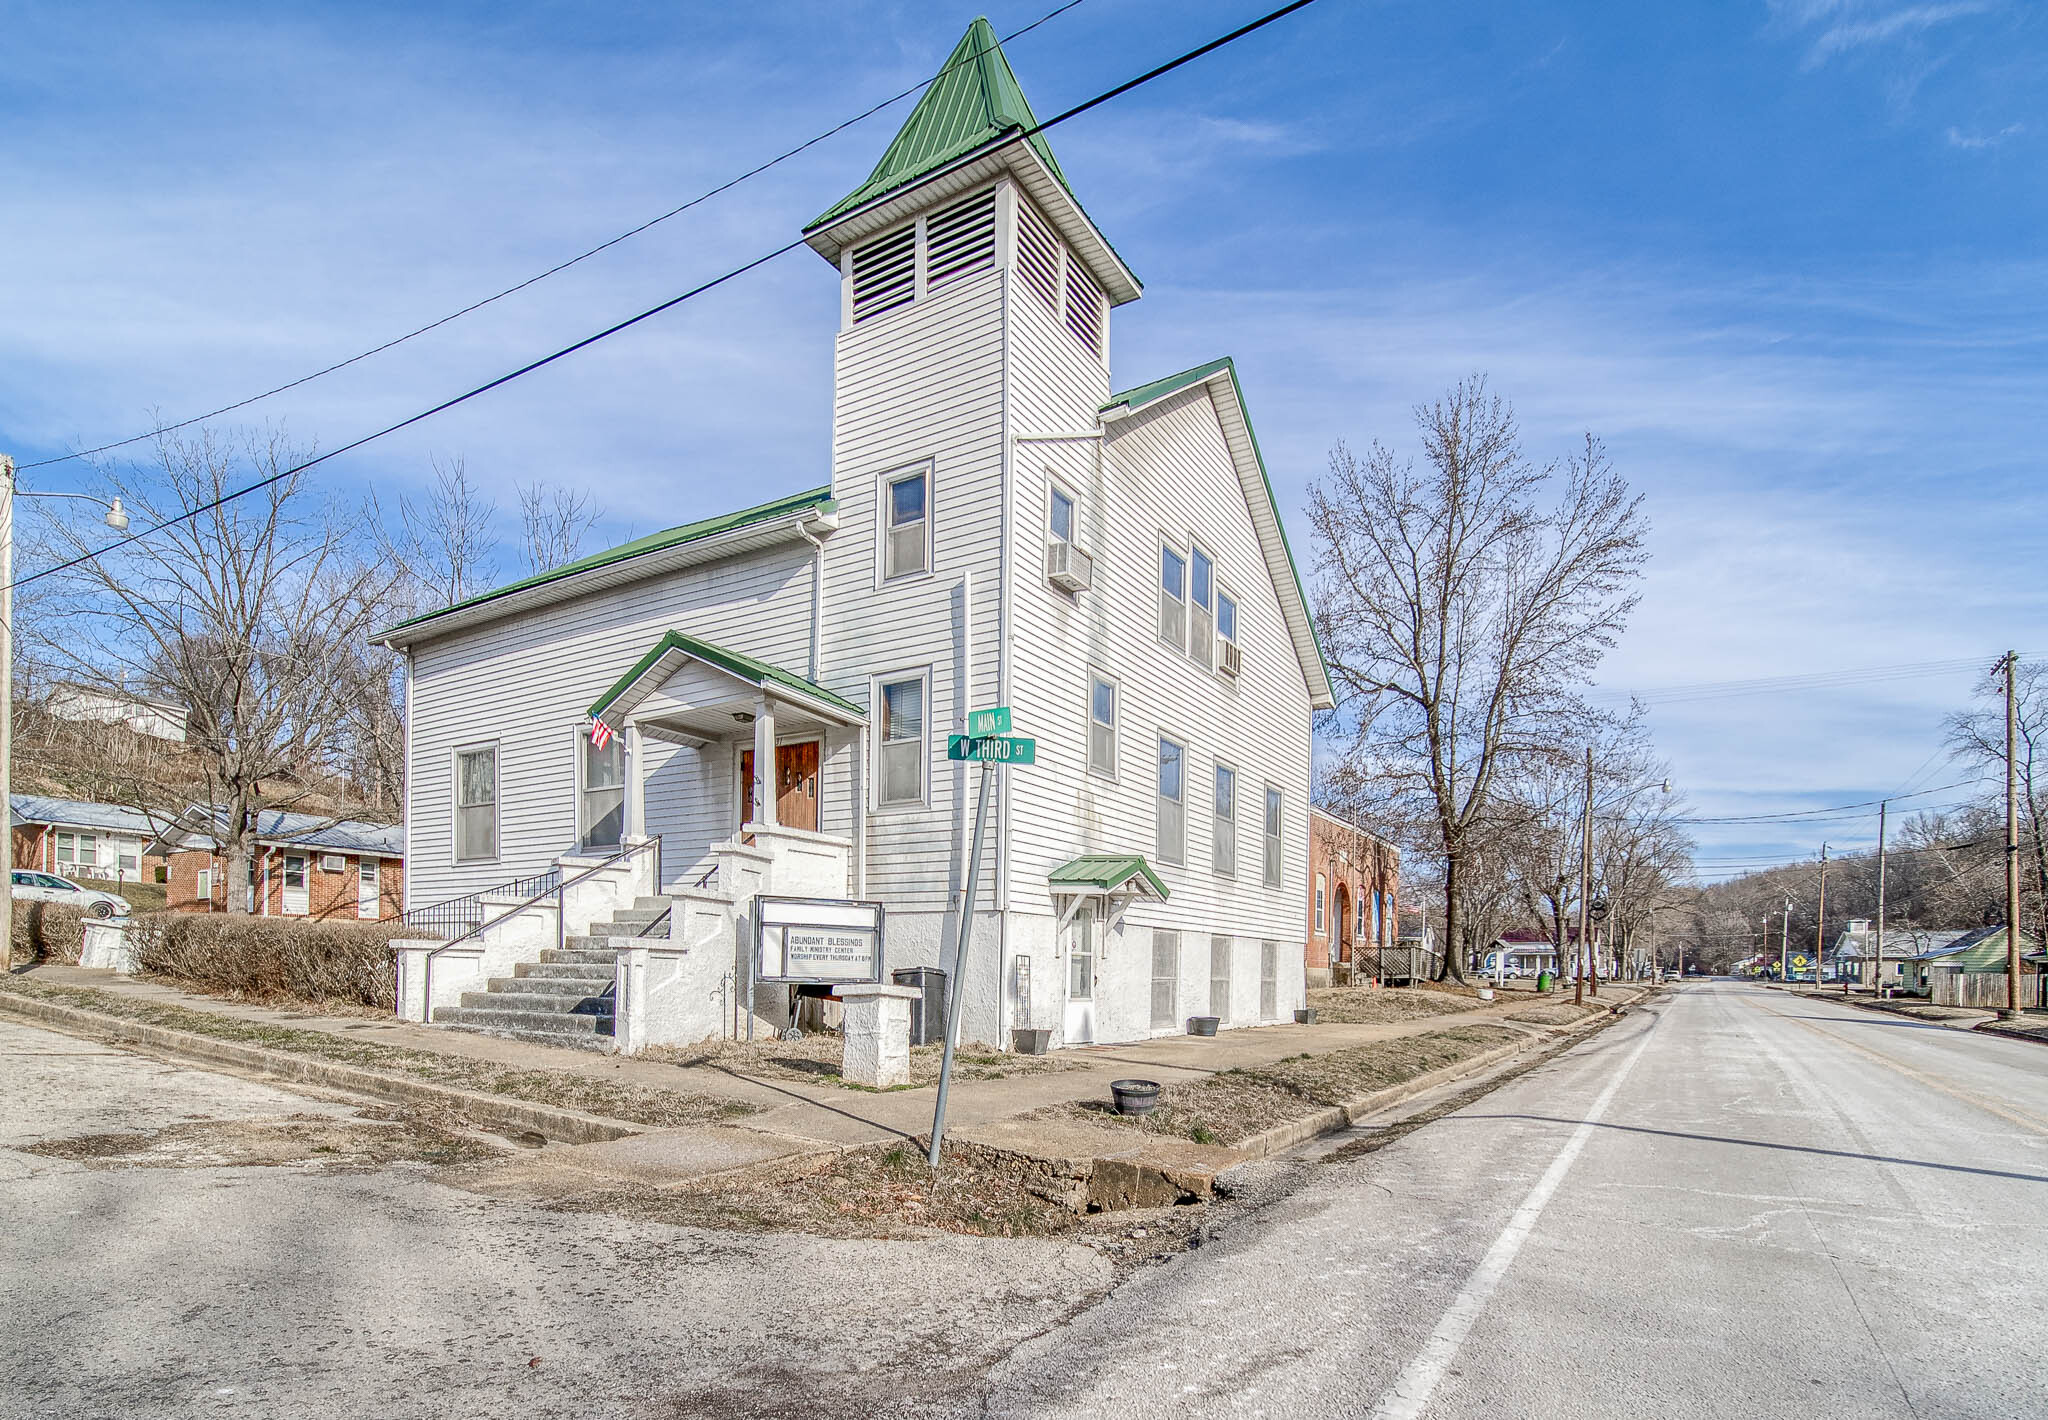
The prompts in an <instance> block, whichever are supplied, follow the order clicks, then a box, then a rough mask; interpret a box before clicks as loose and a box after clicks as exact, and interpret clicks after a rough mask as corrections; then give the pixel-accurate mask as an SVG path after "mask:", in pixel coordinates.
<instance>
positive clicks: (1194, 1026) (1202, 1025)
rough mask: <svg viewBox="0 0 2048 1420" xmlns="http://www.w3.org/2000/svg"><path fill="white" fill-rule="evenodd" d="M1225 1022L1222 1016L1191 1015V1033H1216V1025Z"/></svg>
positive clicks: (1189, 1025)
mask: <svg viewBox="0 0 2048 1420" xmlns="http://www.w3.org/2000/svg"><path fill="white" fill-rule="evenodd" d="M1222 1023H1223V1018H1222V1017H1221V1016H1189V1017H1188V1034H1189V1035H1214V1034H1216V1027H1217V1026H1219V1025H1221V1024H1222Z"/></svg>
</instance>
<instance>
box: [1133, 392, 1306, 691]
mask: <svg viewBox="0 0 2048 1420" xmlns="http://www.w3.org/2000/svg"><path fill="white" fill-rule="evenodd" d="M1219 374H1228V375H1229V376H1230V389H1231V393H1232V394H1234V395H1235V396H1236V397H1237V411H1238V415H1239V417H1241V418H1242V419H1243V420H1244V431H1245V433H1246V434H1247V435H1249V436H1250V438H1251V441H1252V458H1253V460H1254V461H1255V462H1257V464H1258V466H1259V479H1260V481H1261V482H1263V483H1264V484H1265V485H1266V502H1267V503H1268V504H1270V505H1271V506H1272V509H1273V525H1274V526H1275V527H1276V528H1278V529H1279V530H1280V550H1281V551H1282V552H1284V553H1286V554H1287V570H1288V572H1289V573H1291V574H1292V575H1293V577H1294V594H1295V595H1296V596H1297V597H1299V598H1301V609H1302V614H1303V615H1304V616H1306V617H1307V618H1308V637H1309V641H1310V642H1311V643H1312V644H1313V645H1314V646H1315V650H1316V662H1317V664H1318V665H1319V666H1321V668H1322V672H1323V680H1324V681H1325V682H1326V683H1328V684H1329V686H1330V688H1331V693H1332V695H1333V696H1334V694H1335V691H1336V681H1335V680H1333V679H1332V678H1331V676H1330V660H1329V657H1328V656H1326V655H1324V654H1323V638H1322V636H1321V635H1320V634H1319V633H1318V632H1317V631H1316V618H1315V613H1314V612H1313V611H1311V610H1310V609H1309V603H1308V592H1307V590H1306V589H1305V588H1304V587H1303V586H1302V584H1301V566H1300V564H1298V563H1297V562H1296V561H1295V560H1294V546H1293V544H1291V543H1290V542H1289V541H1288V540H1287V520H1286V519H1285V518H1283V517H1281V516H1280V500H1279V499H1277V498H1275V497H1274V496H1273V476H1272V475H1271V474H1270V473H1268V472H1267V471H1266V455H1265V454H1264V453H1263V452H1262V451H1261V450H1260V448H1259V431H1258V430H1256V429H1254V428H1253V427H1252V411H1251V408H1250V406H1248V405H1247V404H1246V403H1245V402H1244V385H1243V383H1242V382H1241V381H1239V379H1238V378H1237V362H1236V361H1234V360H1232V359H1231V358H1230V357H1229V356H1228V355H1225V356H1224V357H1223V358H1222V359H1220V360H1211V361H1210V362H1209V363H1208V364H1206V365H1197V366H1195V368H1194V369H1192V370H1182V371H1181V372H1180V373H1179V374H1177V375H1168V376H1167V377H1166V378H1164V379H1161V380H1154V381H1152V383H1151V384H1149V385H1139V386H1138V387H1137V388H1136V389H1130V390H1125V391H1124V392H1123V393H1122V394H1120V395H1115V396H1112V397H1111V399H1110V401H1109V403H1107V404H1105V405H1103V406H1102V410H1101V412H1102V413H1104V414H1107V413H1108V412H1109V411H1110V410H1112V409H1118V408H1122V409H1127V410H1130V411H1133V412H1135V411H1137V410H1140V409H1143V408H1144V407H1145V406H1146V405H1148V404H1152V403H1154V402H1155V401H1158V400H1162V399H1165V398H1166V397H1167V396H1168V395H1172V394H1178V393H1179V392H1180V391H1182V390H1184V389H1189V388H1192V387H1193V386H1195V385H1198V384H1200V383H1202V382H1203V381H1204V380H1209V379H1213V378H1215V377H1216V376H1217V375H1219Z"/></svg>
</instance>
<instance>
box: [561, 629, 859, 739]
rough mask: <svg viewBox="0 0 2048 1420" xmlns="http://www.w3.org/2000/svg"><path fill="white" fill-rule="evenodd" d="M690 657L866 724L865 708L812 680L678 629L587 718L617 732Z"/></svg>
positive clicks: (619, 681) (602, 698)
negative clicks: (616, 729) (634, 708)
mask: <svg viewBox="0 0 2048 1420" xmlns="http://www.w3.org/2000/svg"><path fill="white" fill-rule="evenodd" d="M689 659H694V660H699V661H702V662H704V663H705V664H706V665H708V666H712V667H714V668H716V669H718V670H721V671H724V672H725V673H726V674H727V675H730V676H733V677H735V678H736V679H739V680H743V681H745V682H747V683H748V684H749V685H757V686H760V687H761V688H762V689H763V690H773V691H775V692H777V693H778V694H780V695H783V696H785V697H787V698H788V699H790V700H792V701H794V702H796V703H798V704H805V705H809V706H810V707H811V708H813V709H820V710H823V711H825V712H826V713H827V714H828V715H829V716H830V717H831V718H833V719H836V720H841V721H844V722H846V723H847V724H852V725H864V724H866V723H867V712H866V711H865V710H862V709H861V708H860V707H859V706H858V705H856V704H854V703H853V702H852V701H851V700H848V699H846V698H845V697H843V696H839V695H834V694H833V693H832V692H831V691H829V690H827V689H825V687H824V686H822V685H819V684H818V683H817V682H816V681H810V680H805V679H804V678H803V677H802V676H800V675H796V674H794V673H793V672H790V671H786V670H784V669H782V667H780V666H771V665H770V664H768V662H766V661H763V660H758V659H756V658H755V657H753V656H749V655H747V654H745V653H744V652H740V651H730V650H727V649H726V648H725V647H723V646H714V645H712V644H711V643H710V642H709V641H706V640H703V639H701V638H700V637H696V636H691V635H689V634H687V633H686V632H682V631H670V632H668V633H666V634H664V635H663V636H662V638H661V639H660V640H659V641H657V642H655V643H654V646H653V648H652V649H650V650H649V651H648V652H647V654H646V655H644V656H642V657H641V658H640V659H639V660H638V661H636V662H634V664H633V668H632V669H631V670H629V671H627V672H626V673H625V674H624V675H622V676H620V677H619V678H618V679H617V680H616V681H614V682H613V683H612V687H611V689H609V690H607V691H606V692H605V693H604V694H603V695H600V696H598V697H597V703H596V704H594V705H592V706H591V707H590V718H591V719H593V720H596V719H603V720H604V721H605V723H606V724H609V725H611V726H613V727H614V728H616V727H617V726H618V725H620V724H622V723H623V722H624V721H625V718H626V716H627V715H628V714H629V713H631V711H632V709H633V707H634V706H635V705H638V704H639V703H640V702H641V701H642V700H645V699H646V698H647V696H648V695H650V694H652V693H653V691H654V690H655V688H656V687H658V686H659V685H660V684H661V683H662V682H663V681H665V680H667V679H668V678H669V677H670V676H672V675H674V674H675V673H676V669H677V667H679V666H680V665H681V664H682V663H683V662H684V661H685V660H689Z"/></svg>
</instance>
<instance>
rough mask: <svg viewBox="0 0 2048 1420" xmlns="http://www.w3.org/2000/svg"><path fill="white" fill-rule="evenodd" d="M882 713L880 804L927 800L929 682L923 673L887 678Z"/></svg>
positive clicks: (880, 695) (881, 698)
mask: <svg viewBox="0 0 2048 1420" xmlns="http://www.w3.org/2000/svg"><path fill="white" fill-rule="evenodd" d="M877 699H879V701H880V702H881V706H882V714H881V719H880V723H879V725H878V727H877V729H878V732H879V734H880V737H881V750H880V755H879V758H880V760H881V773H880V775H879V776H878V779H877V784H878V792H877V794H876V800H875V801H876V803H877V805H878V806H880V807H882V808H888V807H890V806H891V805H896V804H921V803H923V802H924V771H925V760H926V757H927V755H926V747H925V728H924V727H925V708H924V702H925V682H924V677H923V676H922V675H914V676H906V677H904V678H903V679H901V680H891V681H884V682H883V683H882V685H881V687H880V689H879V691H878V692H877Z"/></svg>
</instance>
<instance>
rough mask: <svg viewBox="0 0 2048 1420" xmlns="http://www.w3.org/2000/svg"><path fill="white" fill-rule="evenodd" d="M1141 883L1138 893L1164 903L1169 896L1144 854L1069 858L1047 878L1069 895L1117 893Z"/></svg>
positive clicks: (1105, 854) (1086, 854)
mask: <svg viewBox="0 0 2048 1420" xmlns="http://www.w3.org/2000/svg"><path fill="white" fill-rule="evenodd" d="M1133 879H1136V880H1137V883H1138V887H1137V891H1139V892H1140V893H1143V892H1146V891H1147V890H1148V889H1149V891H1150V892H1151V893H1152V894H1153V895H1155V896H1157V897H1158V899H1159V900H1160V901H1161V902H1164V901H1166V899H1167V897H1168V896H1169V894H1168V893H1167V891H1166V884H1165V883H1163V882H1161V881H1160V880H1159V874H1157V873H1155V872H1153V871H1152V865H1151V864H1150V863H1148V862H1146V861H1145V855H1144V854H1142V853H1085V854H1083V855H1082V856H1081V857H1079V858H1069V859H1068V860H1067V861H1066V862H1064V863H1062V864H1060V865H1059V866H1058V867H1057V868H1054V869H1053V870H1052V871H1051V872H1049V873H1047V874H1046V875H1045V880H1046V881H1047V882H1048V883H1050V884H1051V885H1052V886H1053V887H1054V888H1055V889H1058V888H1065V889H1067V890H1068V891H1070V892H1071V891H1074V890H1076V889H1082V890H1085V891H1088V892H1115V891H1116V890H1117V889H1119V888H1121V887H1124V886H1126V885H1127V884H1129V883H1130V882H1131V881H1132V880H1133Z"/></svg>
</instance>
